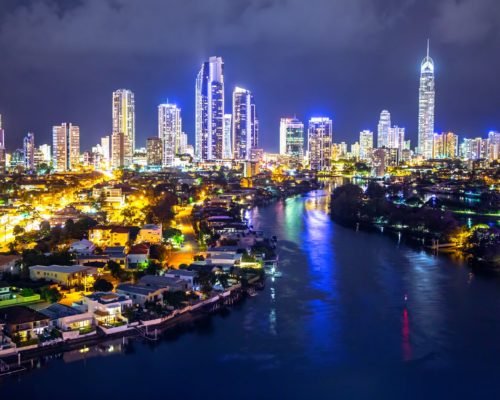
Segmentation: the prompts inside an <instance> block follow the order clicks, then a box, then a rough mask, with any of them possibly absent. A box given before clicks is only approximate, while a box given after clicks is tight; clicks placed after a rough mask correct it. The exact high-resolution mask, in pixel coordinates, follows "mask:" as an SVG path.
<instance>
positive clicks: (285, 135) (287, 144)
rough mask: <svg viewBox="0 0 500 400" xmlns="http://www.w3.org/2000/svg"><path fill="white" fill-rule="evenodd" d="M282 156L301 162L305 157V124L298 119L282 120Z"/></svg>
mask: <svg viewBox="0 0 500 400" xmlns="http://www.w3.org/2000/svg"><path fill="white" fill-rule="evenodd" d="M280 154H284V155H287V156H291V157H294V158H298V159H299V160H302V158H303V157H304V124H303V123H302V122H300V121H299V120H298V119H297V118H281V121H280Z"/></svg>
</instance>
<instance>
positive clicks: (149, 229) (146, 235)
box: [137, 224, 163, 244]
mask: <svg viewBox="0 0 500 400" xmlns="http://www.w3.org/2000/svg"><path fill="white" fill-rule="evenodd" d="M162 240H163V237H162V226H161V224H158V225H156V224H147V225H144V226H143V227H142V228H141V229H140V230H139V234H138V235H137V242H139V243H141V242H144V243H150V244H160V243H161V242H162Z"/></svg>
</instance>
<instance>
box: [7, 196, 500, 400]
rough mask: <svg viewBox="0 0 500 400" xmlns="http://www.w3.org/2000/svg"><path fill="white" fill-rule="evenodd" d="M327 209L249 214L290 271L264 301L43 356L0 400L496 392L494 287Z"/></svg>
mask: <svg viewBox="0 0 500 400" xmlns="http://www.w3.org/2000/svg"><path fill="white" fill-rule="evenodd" d="M327 209H328V196H326V193H325V192H322V191H317V192H312V193H310V194H309V195H307V196H304V197H295V198H290V199H287V200H283V201H279V202H276V203H273V204H271V205H268V206H264V207H259V208H255V209H253V210H252V211H249V213H248V217H249V219H250V221H251V224H252V225H253V226H254V228H255V229H259V230H264V231H265V232H266V233H267V234H269V235H276V236H277V237H278V239H279V252H280V268H281V271H282V272H283V277H281V278H276V279H275V280H274V281H273V280H270V279H268V281H267V283H266V288H265V289H264V290H263V291H262V292H259V295H258V296H256V297H253V298H249V299H247V300H245V301H244V302H243V303H241V304H239V305H238V306H236V307H235V308H233V309H231V310H230V311H229V312H228V313H227V314H225V315H217V316H214V317H211V318H210V319H209V320H207V321H205V322H204V323H201V324H198V325H196V326H195V327H193V328H192V329H190V330H189V331H187V332H183V333H182V334H173V333H170V334H168V335H167V336H166V337H165V338H163V339H162V340H161V341H158V342H143V341H140V340H131V341H129V342H128V343H126V344H125V345H123V346H122V345H121V342H120V341H118V343H116V342H115V343H112V344H108V345H107V346H103V347H101V351H100V352H98V351H97V350H95V349H93V351H91V352H89V353H88V355H85V354H84V355H81V354H75V353H73V354H65V355H59V356H56V357H54V359H52V360H50V361H44V362H42V361H39V364H40V367H39V368H36V367H35V368H34V369H33V370H30V371H29V372H27V373H24V374H20V375H17V376H15V377H11V378H8V379H4V380H3V381H0V394H2V395H3V396H4V397H2V398H9V399H30V398H36V399H45V398H51V399H54V398H59V397H60V398H70V399H71V400H79V399H89V398H94V399H101V398H103V399H104V398H115V399H120V400H125V399H133V398H134V399H135V398H137V396H141V398H143V399H146V398H169V397H172V396H175V397H177V396H182V398H187V399H190V398H206V399H212V398H214V399H285V398H288V399H305V398H318V397H322V398H332V399H368V398H369V399H379V398H380V399H403V398H404V399H422V398H427V399H428V398H436V399H437V398H439V399H443V398H453V399H462V398H483V397H486V396H495V397H496V398H498V397H499V395H500V384H498V383H497V380H498V375H499V373H500V282H499V280H497V279H496V278H493V277H481V276H474V275H473V274H471V273H470V270H469V269H468V268H467V267H466V266H465V265H463V264H462V263H460V262H459V261H457V260H452V259H450V258H447V257H441V256H435V255H431V254H429V253H426V252H422V251H416V250H414V249H412V248H409V247H406V246H404V245H403V244H398V242H397V241H396V240H394V239H393V238H389V237H386V236H384V235H381V234H374V233H366V232H356V231H354V230H350V229H347V228H344V227H341V226H339V225H336V224H335V223H333V222H332V221H331V220H330V218H329V216H328V213H327ZM405 295H406V297H407V301H405V299H404V298H405ZM94 351H95V354H99V355H104V354H106V356H99V357H93V356H92V354H93V352H94ZM36 364H37V363H35V365H36ZM7 396H10V397H7Z"/></svg>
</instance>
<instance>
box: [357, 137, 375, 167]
mask: <svg viewBox="0 0 500 400" xmlns="http://www.w3.org/2000/svg"><path fill="white" fill-rule="evenodd" d="M372 151H373V132H372V131H368V130H364V131H361V132H359V158H360V159H361V160H369V159H370V158H371V155H372Z"/></svg>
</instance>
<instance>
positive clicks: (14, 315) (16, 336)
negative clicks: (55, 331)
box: [0, 306, 50, 345]
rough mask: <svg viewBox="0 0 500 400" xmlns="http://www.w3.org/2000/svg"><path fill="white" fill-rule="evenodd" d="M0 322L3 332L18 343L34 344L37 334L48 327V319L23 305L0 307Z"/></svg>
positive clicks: (36, 340)
mask: <svg viewBox="0 0 500 400" xmlns="http://www.w3.org/2000/svg"><path fill="white" fill-rule="evenodd" d="M0 323H2V324H3V325H4V332H5V334H6V335H7V336H9V337H10V338H11V339H12V340H14V342H16V343H17V344H18V345H29V344H36V343H37V342H38V335H41V334H42V333H43V332H44V331H45V330H47V329H49V327H50V319H49V318H48V317H47V316H45V315H43V314H41V313H39V312H38V311H35V310H32V309H31V308H28V307H25V306H14V307H7V308H2V309H0Z"/></svg>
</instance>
